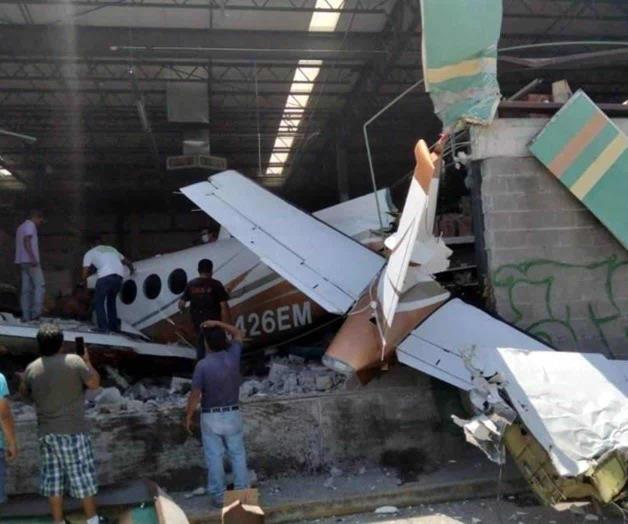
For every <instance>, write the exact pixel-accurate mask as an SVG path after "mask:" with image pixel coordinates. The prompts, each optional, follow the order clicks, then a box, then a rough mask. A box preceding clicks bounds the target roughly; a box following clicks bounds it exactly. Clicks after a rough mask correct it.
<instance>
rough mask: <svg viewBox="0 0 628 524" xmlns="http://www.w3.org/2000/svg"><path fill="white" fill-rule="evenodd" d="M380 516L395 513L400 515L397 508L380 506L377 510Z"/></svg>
mask: <svg viewBox="0 0 628 524" xmlns="http://www.w3.org/2000/svg"><path fill="white" fill-rule="evenodd" d="M375 513H377V514H378V515H392V514H393V513H399V508H398V507H397V506H380V507H379V508H377V509H376V510H375Z"/></svg>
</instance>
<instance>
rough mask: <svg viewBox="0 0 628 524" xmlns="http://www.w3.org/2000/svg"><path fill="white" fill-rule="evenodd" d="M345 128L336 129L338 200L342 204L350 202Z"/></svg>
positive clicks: (341, 126)
mask: <svg viewBox="0 0 628 524" xmlns="http://www.w3.org/2000/svg"><path fill="white" fill-rule="evenodd" d="M345 131H346V130H345V128H344V126H343V125H342V124H341V125H339V126H338V127H337V128H336V179H337V183H338V198H339V199H340V201H341V202H345V201H347V200H349V173H348V172H347V137H346V132H345Z"/></svg>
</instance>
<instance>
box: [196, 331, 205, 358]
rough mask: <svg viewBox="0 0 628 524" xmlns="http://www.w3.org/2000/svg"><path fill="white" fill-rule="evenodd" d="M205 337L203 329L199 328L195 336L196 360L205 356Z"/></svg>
mask: <svg viewBox="0 0 628 524" xmlns="http://www.w3.org/2000/svg"><path fill="white" fill-rule="evenodd" d="M205 354H206V351H205V337H204V335H203V330H202V329H200V328H199V330H198V337H197V338H196V360H202V359H204V358H205Z"/></svg>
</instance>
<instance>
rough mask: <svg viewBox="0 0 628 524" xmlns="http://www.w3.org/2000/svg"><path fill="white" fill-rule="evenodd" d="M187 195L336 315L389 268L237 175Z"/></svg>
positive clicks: (202, 185)
mask: <svg viewBox="0 0 628 524" xmlns="http://www.w3.org/2000/svg"><path fill="white" fill-rule="evenodd" d="M181 191H182V192H183V194H185V195H186V196H187V197H188V198H189V199H190V200H192V201H193V202H194V203H195V204H196V205H197V206H198V207H199V208H201V209H202V210H203V211H205V212H206V213H207V214H208V215H210V216H211V217H212V218H214V219H215V220H217V221H218V222H220V224H222V225H223V226H225V227H226V228H227V229H228V230H229V232H230V233H231V234H232V235H233V236H234V237H236V238H237V239H238V240H239V241H240V242H242V244H244V246H246V247H247V248H248V249H250V250H251V251H253V252H254V253H255V254H256V255H257V256H259V257H260V259H261V260H262V262H264V263H265V264H267V265H268V266H269V267H270V268H271V269H273V270H274V271H276V272H277V273H279V274H280V275H281V276H283V277H284V278H285V279H286V280H288V281H289V282H290V283H292V284H293V285H294V286H296V287H297V288H298V289H299V290H301V291H302V292H303V293H305V294H306V295H307V296H309V297H310V298H311V299H312V300H314V301H315V302H317V303H318V304H320V305H321V306H322V307H323V308H325V309H326V310H327V311H329V312H330V313H335V314H339V315H340V314H344V313H345V312H346V311H347V310H348V309H349V308H350V307H351V306H352V305H353V304H354V302H355V301H356V300H357V299H358V297H359V296H360V294H361V293H362V292H363V291H364V289H366V287H367V286H368V285H369V283H370V282H371V281H372V280H373V278H374V277H375V276H376V275H377V274H378V273H379V271H380V270H381V269H382V267H383V266H384V263H385V259H384V258H383V257H381V256H380V255H378V254H377V253H374V252H373V251H370V250H369V249H368V248H365V247H364V246H362V245H360V244H359V243H358V242H356V241H354V240H353V239H351V238H349V237H348V236H346V235H344V234H343V233H340V232H339V231H337V230H335V229H334V228H332V227H330V226H328V225H327V224H325V223H323V222H321V221H320V220H317V219H316V218H314V217H312V216H311V215H309V214H307V213H305V212H303V211H301V210H299V209H297V208H296V207H294V206H292V205H290V204H288V203H287V202H285V201H284V200H282V199H280V198H279V197H277V196H275V195H273V194H272V193H270V192H269V191H267V190H265V189H263V188H262V187H260V186H259V185H257V184H256V183H255V182H253V181H252V180H249V179H248V178H246V177H245V176H243V175H241V174H240V173H237V172H235V171H225V172H223V173H219V174H217V175H214V176H212V177H211V178H210V179H209V181H208V182H199V183H197V184H192V185H190V186H187V187H184V188H182V189H181Z"/></svg>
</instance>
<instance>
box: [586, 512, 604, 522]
mask: <svg viewBox="0 0 628 524" xmlns="http://www.w3.org/2000/svg"><path fill="white" fill-rule="evenodd" d="M584 520H591V521H595V520H600V517H598V516H597V515H593V513H587V514H586V515H585V516H584Z"/></svg>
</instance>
